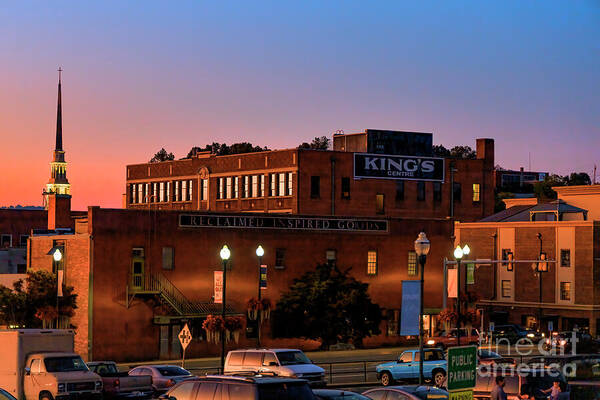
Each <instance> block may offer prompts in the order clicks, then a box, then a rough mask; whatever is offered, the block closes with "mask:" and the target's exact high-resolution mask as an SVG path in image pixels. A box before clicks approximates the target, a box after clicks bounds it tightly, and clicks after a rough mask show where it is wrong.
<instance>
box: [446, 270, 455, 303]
mask: <svg viewBox="0 0 600 400" xmlns="http://www.w3.org/2000/svg"><path fill="white" fill-rule="evenodd" d="M456 272H457V270H456V269H449V270H448V288H447V290H448V298H456V295H457V289H458V288H457V286H456V281H457V277H456Z"/></svg>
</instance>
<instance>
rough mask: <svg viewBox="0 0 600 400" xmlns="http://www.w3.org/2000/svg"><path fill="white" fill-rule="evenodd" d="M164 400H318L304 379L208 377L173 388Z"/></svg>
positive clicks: (164, 396) (162, 399)
mask: <svg viewBox="0 0 600 400" xmlns="http://www.w3.org/2000/svg"><path fill="white" fill-rule="evenodd" d="M160 399H161V400H316V399H315V396H314V395H313V392H312V390H311V389H310V387H309V386H308V382H307V381H305V380H303V379H291V378H273V377H263V376H252V377H250V376H248V377H246V376H225V375H208V376H205V377H201V378H195V379H190V380H187V381H184V382H180V383H178V384H177V385H175V386H173V387H172V388H171V389H169V391H168V392H167V393H165V394H163V395H162V396H160Z"/></svg>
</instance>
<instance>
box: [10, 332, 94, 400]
mask: <svg viewBox="0 0 600 400" xmlns="http://www.w3.org/2000/svg"><path fill="white" fill-rule="evenodd" d="M73 336H74V334H73V331H72V330H52V329H18V330H5V331H0V349H2V357H1V360H0V388H2V389H4V390H6V391H7V392H9V393H10V394H12V395H13V396H15V397H16V398H17V399H19V400H70V399H74V398H77V399H82V400H84V399H91V400H101V399H102V380H101V379H100V377H99V376H98V375H97V374H95V373H93V372H91V371H90V370H89V369H88V367H87V366H86V365H85V362H83V360H82V359H81V357H80V356H79V355H78V354H76V353H75V352H74V348H73Z"/></svg>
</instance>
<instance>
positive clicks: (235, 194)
mask: <svg viewBox="0 0 600 400" xmlns="http://www.w3.org/2000/svg"><path fill="white" fill-rule="evenodd" d="M239 190H240V177H239V176H236V177H235V178H233V198H234V199H237V198H239V197H240V192H239Z"/></svg>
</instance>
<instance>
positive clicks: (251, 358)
mask: <svg viewBox="0 0 600 400" xmlns="http://www.w3.org/2000/svg"><path fill="white" fill-rule="evenodd" d="M261 364H262V353H261V352H258V351H248V352H246V356H245V357H244V363H243V364H242V366H244V367H260V365H261Z"/></svg>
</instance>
